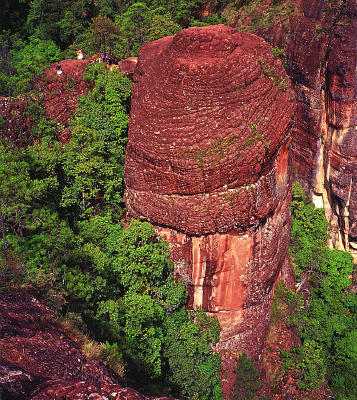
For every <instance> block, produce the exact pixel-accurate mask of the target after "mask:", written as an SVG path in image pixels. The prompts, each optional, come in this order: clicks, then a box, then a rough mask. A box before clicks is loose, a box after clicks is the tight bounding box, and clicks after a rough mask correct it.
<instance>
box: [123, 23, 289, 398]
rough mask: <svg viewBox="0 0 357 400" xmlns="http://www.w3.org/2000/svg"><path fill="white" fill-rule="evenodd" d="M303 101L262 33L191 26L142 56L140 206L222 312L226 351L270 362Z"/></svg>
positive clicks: (136, 138) (193, 282)
mask: <svg viewBox="0 0 357 400" xmlns="http://www.w3.org/2000/svg"><path fill="white" fill-rule="evenodd" d="M294 108H295V105H294V103H293V100H292V91H291V88H290V85H289V82H288V78H287V76H286V74H285V71H284V69H283V67H282V65H281V61H280V60H279V59H277V58H275V57H274V56H273V54H272V49H271V48H270V47H269V46H268V45H267V44H266V43H265V42H264V41H263V40H261V39H259V38H258V37H257V36H255V35H251V34H246V33H241V32H237V31H235V30H234V29H232V28H229V27H227V26H221V25H219V26H214V27H204V28H190V29H187V30H184V31H182V32H180V33H179V34H177V35H176V36H174V37H168V38H164V39H161V40H158V41H156V42H153V43H150V44H147V45H145V46H144V47H143V48H142V49H141V51H140V53H139V56H138V64H137V68H136V70H135V73H134V86H133V94H132V102H131V115H130V127H129V137H128V147H127V154H126V163H125V181H126V187H127V192H126V195H125V201H126V206H127V209H128V212H129V214H130V215H131V216H134V217H136V218H139V219H141V220H147V221H150V222H152V223H153V224H154V226H155V227H156V229H157V230H158V232H159V233H160V234H161V235H162V236H163V237H164V238H165V239H166V240H167V241H168V242H169V244H170V249H171V250H170V251H171V257H172V260H173V261H174V264H175V274H176V275H177V276H178V277H180V278H182V279H183V281H184V282H185V285H186V288H187V289H188V292H189V294H190V300H189V307H192V308H197V307H203V308H204V309H205V310H207V311H209V312H210V313H213V314H215V315H216V316H217V317H218V319H219V321H220V324H221V327H222V332H221V337H220V341H219V344H218V345H217V350H218V351H222V352H225V351H226V350H227V349H236V350H237V349H241V350H245V351H246V352H247V353H248V355H249V356H250V357H254V358H255V359H256V360H260V361H261V354H262V349H263V344H264V340H265V335H266V331H267V327H268V323H269V315H270V306H271V301H272V295H273V291H274V290H273V289H274V287H275V284H276V282H277V281H278V280H279V276H280V273H281V268H282V265H283V263H284V260H285V255H286V251H287V247H288V244H289V236H290V227H291V220H290V211H289V203H290V184H291V159H290V151H289V149H290V128H291V120H292V117H293V113H294ZM224 392H225V393H229V392H230V389H229V388H224Z"/></svg>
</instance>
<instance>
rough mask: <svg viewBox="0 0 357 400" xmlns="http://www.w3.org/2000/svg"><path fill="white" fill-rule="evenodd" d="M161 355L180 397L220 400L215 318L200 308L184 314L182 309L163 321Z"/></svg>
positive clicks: (217, 334) (219, 365) (217, 332)
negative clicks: (163, 333) (163, 356)
mask: <svg viewBox="0 0 357 400" xmlns="http://www.w3.org/2000/svg"><path fill="white" fill-rule="evenodd" d="M165 330H166V332H167V333H166V337H165V350H164V355H165V357H166V358H167V359H168V364H169V366H170V371H169V380H170V381H171V383H172V384H173V385H174V386H176V387H177V388H178V389H179V395H180V396H181V397H186V396H187V397H188V398H192V399H201V400H208V399H210V400H211V399H212V400H213V399H214V400H222V389H221V376H220V368H221V359H220V356H219V355H218V354H216V353H212V345H213V344H215V343H216V342H217V341H218V339H219V332H220V326H219V323H218V320H217V319H216V318H214V317H211V316H209V315H207V314H206V313H205V312H204V311H202V310H199V311H197V312H192V313H191V314H190V315H187V313H186V311H185V310H184V308H182V309H180V310H179V311H178V312H177V313H172V314H170V315H168V317H167V319H166V320H165Z"/></svg>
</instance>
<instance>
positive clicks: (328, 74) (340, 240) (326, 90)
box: [256, 0, 357, 257]
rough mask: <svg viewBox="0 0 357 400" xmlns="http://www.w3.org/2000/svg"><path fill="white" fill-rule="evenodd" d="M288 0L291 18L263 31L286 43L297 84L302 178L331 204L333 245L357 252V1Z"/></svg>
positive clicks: (318, 201)
mask: <svg viewBox="0 0 357 400" xmlns="http://www.w3.org/2000/svg"><path fill="white" fill-rule="evenodd" d="M289 3H292V4H294V5H295V11H294V12H291V13H290V18H287V19H286V20H285V21H282V20H281V19H279V18H275V19H274V22H275V24H274V26H273V27H272V28H260V29H259V30H258V31H257V32H256V33H257V34H259V35H261V36H262V37H264V38H265V40H267V41H268V42H269V43H270V44H271V45H272V46H273V47H274V46H276V45H277V46H278V47H279V48H281V49H282V50H284V58H285V60H286V65H287V71H288V74H289V76H290V79H291V82H292V84H293V87H294V89H295V95H296V101H297V111H296V117H295V124H294V129H293V132H292V145H293V146H292V147H293V150H292V153H293V164H294V169H295V179H297V180H299V181H300V182H301V183H302V184H303V186H304V188H305V189H306V192H307V193H308V194H309V196H310V198H311V200H313V201H314V203H315V205H316V206H317V207H323V208H324V209H325V214H326V217H327V218H328V220H329V221H330V224H331V226H332V241H331V245H332V246H333V247H337V248H341V249H345V250H347V251H351V253H352V254H353V255H354V256H355V257H357V183H356V172H357V168H356V167H357V164H356V160H357V158H356V156H357V142H356V141H357V135H356V127H357V106H356V89H357V83H356V82H357V81H356V66H357V49H356V38H357V18H356V17H357V4H356V2H355V1H352V0H347V1H327V0H314V1H311V0H294V1H291V2H289ZM281 7H282V8H284V7H286V4H282V5H281Z"/></svg>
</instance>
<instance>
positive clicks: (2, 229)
mask: <svg viewBox="0 0 357 400" xmlns="http://www.w3.org/2000/svg"><path fill="white" fill-rule="evenodd" d="M0 223H1V231H2V238H3V240H4V250H5V260H6V261H7V242H6V234H5V225H4V216H3V214H2V211H1V208H0Z"/></svg>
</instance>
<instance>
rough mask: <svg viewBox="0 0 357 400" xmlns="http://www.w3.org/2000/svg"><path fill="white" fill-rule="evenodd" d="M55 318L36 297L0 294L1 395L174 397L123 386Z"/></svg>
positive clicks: (37, 399) (38, 398)
mask: <svg viewBox="0 0 357 400" xmlns="http://www.w3.org/2000/svg"><path fill="white" fill-rule="evenodd" d="M53 320H54V315H53V314H52V313H51V311H50V310H49V308H48V307H47V306H46V305H45V304H44V303H42V302H41V301H39V300H38V299H36V298H35V297H34V296H32V295H29V294H15V295H8V294H0V398H4V399H15V398H16V399H21V400H27V399H33V400H45V399H46V400H48V399H51V400H52V399H65V400H72V399H73V400H74V399H93V400H94V399H96V400H99V399H100V400H107V399H108V400H109V399H113V400H160V399H161V400H165V399H166V400H169V399H168V398H157V397H148V396H144V395H142V394H140V393H139V392H137V391H136V390H134V389H131V388H128V387H122V385H121V384H119V382H118V380H117V379H116V377H115V376H114V374H113V373H112V372H111V371H109V370H108V369H107V368H106V367H104V366H103V365H101V364H99V362H98V361H95V360H89V359H87V358H86V357H85V355H84V354H83V353H82V351H81V349H80V347H79V346H78V344H77V343H76V342H75V341H74V340H73V339H72V338H71V337H69V336H68V335H67V334H66V333H65V332H64V331H63V330H61V329H60V328H58V327H56V326H55V325H54V324H53Z"/></svg>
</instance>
